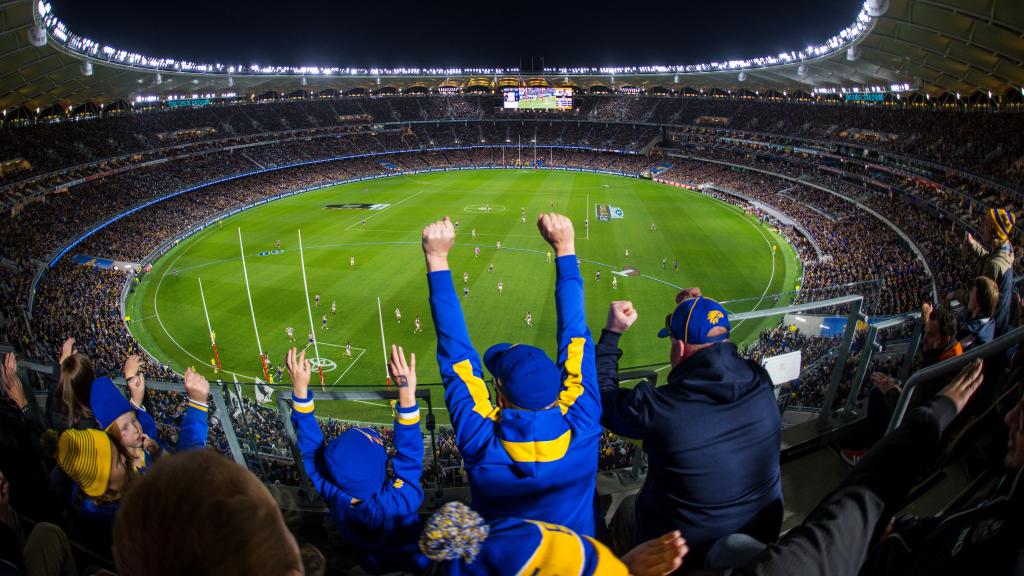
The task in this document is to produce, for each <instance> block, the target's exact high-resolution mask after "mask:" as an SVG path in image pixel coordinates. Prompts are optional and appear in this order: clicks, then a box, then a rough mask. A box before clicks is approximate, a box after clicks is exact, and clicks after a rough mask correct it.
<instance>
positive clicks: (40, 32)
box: [28, 26, 46, 48]
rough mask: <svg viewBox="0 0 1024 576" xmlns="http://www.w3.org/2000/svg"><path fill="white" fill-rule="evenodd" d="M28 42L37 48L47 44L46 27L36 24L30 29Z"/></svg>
mask: <svg viewBox="0 0 1024 576" xmlns="http://www.w3.org/2000/svg"><path fill="white" fill-rule="evenodd" d="M28 43H29V44H31V45H33V46H35V47H36V48H42V47H43V46H46V29H45V28H43V27H42V26H35V27H33V28H31V29H29V31H28Z"/></svg>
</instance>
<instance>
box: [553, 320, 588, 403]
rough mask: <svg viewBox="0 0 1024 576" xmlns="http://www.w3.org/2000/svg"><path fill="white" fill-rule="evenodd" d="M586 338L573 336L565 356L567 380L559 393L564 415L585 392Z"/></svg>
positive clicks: (559, 401)
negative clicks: (584, 353)
mask: <svg viewBox="0 0 1024 576" xmlns="http://www.w3.org/2000/svg"><path fill="white" fill-rule="evenodd" d="M586 343H587V340H586V338H573V339H572V340H571V341H569V349H568V351H567V352H566V356H565V372H566V376H565V382H563V383H562V386H563V388H562V391H561V392H559V394H558V409H559V410H561V411H562V414H563V415H564V414H565V413H566V412H568V411H569V408H572V405H573V404H575V403H576V399H577V398H579V397H580V395H581V394H583V347H584V345H585V344H586Z"/></svg>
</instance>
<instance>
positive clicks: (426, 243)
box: [423, 216, 455, 272]
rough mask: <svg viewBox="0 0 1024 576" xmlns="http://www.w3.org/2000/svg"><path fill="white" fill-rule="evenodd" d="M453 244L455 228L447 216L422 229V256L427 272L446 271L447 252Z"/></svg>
mask: <svg viewBox="0 0 1024 576" xmlns="http://www.w3.org/2000/svg"><path fill="white" fill-rule="evenodd" d="M454 244H455V226H453V225H452V221H451V219H450V218H448V217H447V216H445V217H444V220H438V221H437V222H433V223H431V224H427V226H426V227H425V228H423V256H424V257H425V258H426V259H427V272H436V271H438V270H448V252H449V251H451V249H452V246H453V245H454Z"/></svg>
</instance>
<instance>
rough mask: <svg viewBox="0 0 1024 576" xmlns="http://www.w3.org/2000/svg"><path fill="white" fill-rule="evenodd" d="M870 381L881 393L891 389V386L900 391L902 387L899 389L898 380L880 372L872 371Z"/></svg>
mask: <svg viewBox="0 0 1024 576" xmlns="http://www.w3.org/2000/svg"><path fill="white" fill-rule="evenodd" d="M871 383H872V384H874V385H875V388H878V390H879V392H881V393H882V394H885V393H887V392H889V390H892V389H893V388H895V389H896V390H897V391H900V392H902V389H900V381H899V380H897V379H895V378H893V377H891V376H888V375H886V374H883V373H882V372H872V373H871Z"/></svg>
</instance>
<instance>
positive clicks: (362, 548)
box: [292, 391, 429, 573]
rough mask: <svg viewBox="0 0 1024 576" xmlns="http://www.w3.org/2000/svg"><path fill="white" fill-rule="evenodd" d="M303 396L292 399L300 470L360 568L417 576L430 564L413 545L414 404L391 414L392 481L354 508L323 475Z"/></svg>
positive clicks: (318, 441) (419, 436)
mask: <svg viewBox="0 0 1024 576" xmlns="http://www.w3.org/2000/svg"><path fill="white" fill-rule="evenodd" d="M307 394H308V397H307V398H296V397H295V395H292V408H293V409H292V424H293V425H294V426H295V435H296V437H297V440H298V445H299V452H301V453H302V465H303V467H304V468H305V469H306V474H307V475H308V476H309V479H310V481H311V482H312V483H313V487H314V488H316V491H317V492H318V493H319V494H320V497H321V498H323V500H324V502H325V503H326V504H327V507H328V508H329V509H330V511H331V517H332V518H333V519H334V524H335V526H336V527H337V529H338V532H340V533H341V535H342V537H343V538H344V539H345V541H346V542H348V543H349V544H351V545H352V546H354V547H355V548H356V549H357V551H358V552H357V555H358V558H357V560H358V561H359V564H360V565H361V566H362V567H363V568H364V569H366V570H368V571H370V572H375V573H376V572H393V571H404V572H413V573H420V572H422V571H423V570H424V569H425V568H426V567H427V565H428V564H429V561H428V560H427V559H426V557H424V556H423V555H422V554H420V553H419V548H418V547H417V543H416V542H417V539H418V538H419V533H420V530H421V528H422V524H421V522H420V517H419V509H420V505H421V504H422V503H423V489H422V488H421V487H420V476H422V475H423V433H422V432H420V412H419V404H417V405H415V406H413V407H411V408H400V409H399V412H398V413H397V415H396V418H395V440H394V441H395V455H394V456H392V458H391V465H392V469H393V470H394V476H395V477H394V479H385V482H384V483H383V484H382V485H381V487H380V489H379V490H378V491H377V493H376V494H374V495H373V496H372V497H370V498H368V499H364V500H363V501H362V502H359V503H357V504H353V503H352V496H351V495H349V494H346V493H345V491H344V490H342V489H341V488H340V487H338V486H337V485H335V484H334V483H333V482H331V481H330V480H329V479H328V478H327V476H326V475H325V474H324V473H323V472H322V470H325V469H326V464H325V462H324V458H323V452H324V450H323V449H324V446H325V442H324V435H323V432H321V431H320V424H319V422H317V420H316V414H315V412H314V406H313V392H312V391H309V392H308V393H307ZM350 464H351V465H353V466H358V465H359V463H358V462H352V463H350Z"/></svg>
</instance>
